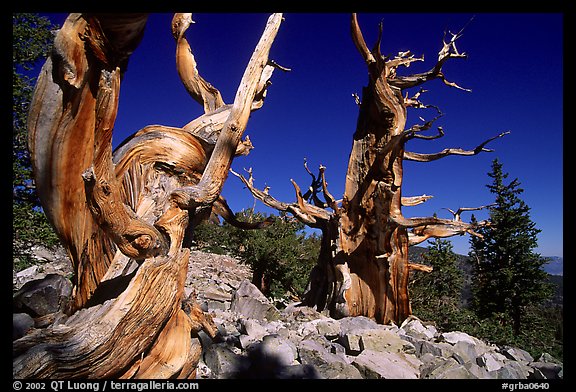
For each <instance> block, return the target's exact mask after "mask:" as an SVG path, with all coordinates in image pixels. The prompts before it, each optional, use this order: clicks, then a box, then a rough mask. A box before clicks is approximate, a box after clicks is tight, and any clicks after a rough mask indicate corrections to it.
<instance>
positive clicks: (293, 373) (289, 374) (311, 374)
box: [275, 364, 323, 380]
mask: <svg viewBox="0 0 576 392" xmlns="http://www.w3.org/2000/svg"><path fill="white" fill-rule="evenodd" d="M275 378H277V379H282V380H292V379H297V380H302V379H304V380H308V379H321V378H323V377H322V375H321V374H320V373H319V372H318V370H317V369H316V368H315V367H314V366H312V365H302V364H297V365H291V366H284V367H282V368H280V369H278V371H277V372H276V374H275Z"/></svg>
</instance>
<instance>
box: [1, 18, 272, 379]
mask: <svg viewBox="0 0 576 392" xmlns="http://www.w3.org/2000/svg"><path fill="white" fill-rule="evenodd" d="M147 18H148V16H147V15H146V14H128V13H124V14H110V13H107V14H70V15H69V16H68V18H67V19H66V21H65V22H64V25H63V26H62V28H61V29H60V30H59V32H58V34H57V35H56V37H55V41H54V49H53V51H52V53H51V55H50V57H49V58H48V59H47V61H46V62H45V64H44V66H43V68H42V70H41V73H40V75H39V78H38V81H37V84H36V87H35V91H34V96H33V100H32V103H31V109H30V113H29V118H28V133H29V147H30V153H31V160H32V165H33V171H34V177H35V181H36V185H37V191H38V195H39V197H40V200H41V203H42V207H43V208H44V211H45V212H46V215H47V217H48V219H49V221H50V222H51V224H52V225H53V226H54V228H55V231H56V232H57V234H58V236H59V237H60V239H61V242H62V244H63V245H64V246H65V248H66V249H67V250H68V254H69V256H70V258H71V260H72V264H73V268H74V270H75V276H74V279H73V300H72V303H71V304H70V307H69V309H67V312H68V313H69V314H70V317H69V318H68V319H67V320H66V322H64V323H58V324H55V325H52V326H50V327H48V328H46V329H39V330H36V331H35V332H33V333H30V334H28V335H26V336H24V337H22V338H21V339H18V340H16V341H15V342H14V344H13V376H14V377H15V378H55V379H64V378H72V377H75V378H103V377H111V378H169V377H172V378H194V376H195V372H196V366H197V363H198V360H199V358H200V354H201V351H202V348H201V345H200V341H199V338H198V332H199V331H200V330H204V331H206V333H207V334H208V335H210V336H215V333H216V326H215V325H214V323H213V322H212V320H211V318H210V316H209V315H207V314H205V313H204V312H203V311H202V310H201V309H200V307H199V306H198V304H197V303H196V302H195V301H194V299H193V298H192V297H190V298H184V297H183V296H184V284H185V280H186V275H187V268H188V260H189V250H188V249H183V248H182V240H183V236H184V233H185V230H186V229H187V227H188V226H189V225H190V226H192V227H193V226H194V224H195V222H197V221H201V220H202V219H205V218H207V217H208V216H209V215H210V214H211V213H218V214H220V215H221V216H223V217H224V218H225V219H227V220H229V221H230V222H231V223H233V224H239V225H240V226H242V227H246V228H254V227H260V226H261V224H260V223H255V224H251V225H250V224H242V223H240V222H236V221H235V218H234V215H233V214H232V213H231V211H230V209H229V208H228V206H227V205H226V202H225V201H224V199H223V198H222V197H221V196H220V192H221V189H222V185H223V183H224V181H225V180H226V178H227V175H228V169H229V168H230V165H231V162H232V160H233V158H234V157H235V156H237V155H244V154H247V153H248V152H249V151H250V149H251V147H252V145H251V143H250V140H249V139H247V138H246V139H245V140H242V136H243V133H244V130H245V128H246V123H247V121H248V118H249V116H250V113H251V111H253V110H257V109H259V108H260V107H262V105H263V101H264V97H265V95H266V89H267V87H268V85H269V79H270V77H271V75H272V71H273V70H274V69H275V68H277V67H278V66H277V65H276V64H275V63H274V62H272V61H268V53H269V50H270V47H271V45H272V43H273V41H274V38H275V36H276V34H277V32H278V29H279V27H280V23H281V21H282V15H281V14H273V15H271V16H270V18H269V19H268V22H267V24H266V26H265V28H264V31H263V33H262V36H261V38H260V41H259V42H258V44H257V46H256V48H255V50H254V52H253V54H252V57H251V58H250V61H249V63H248V65H247V66H246V70H245V73H244V75H243V77H242V80H241V82H240V84H239V86H240V87H239V88H238V90H237V93H236V97H235V99H234V102H233V103H232V104H225V103H224V102H223V100H222V97H221V94H220V92H219V91H218V89H216V88H215V87H214V86H212V85H211V84H210V83H208V82H207V81H206V80H204V79H203V78H202V77H201V76H200V75H199V74H198V69H197V66H196V61H195V59H194V56H193V54H192V51H191V49H190V46H189V45H188V42H187V40H186V37H185V32H186V30H187V29H188V27H189V25H190V24H191V23H192V15H191V14H175V16H174V18H173V20H172V34H173V36H174V39H175V41H176V65H177V68H178V73H179V76H180V78H181V80H182V82H183V84H184V86H185V87H186V89H187V91H188V92H189V93H190V95H191V96H192V97H193V98H194V99H195V100H196V101H198V102H199V103H200V104H201V105H203V107H204V112H205V113H204V114H203V115H202V116H200V117H199V118H197V119H195V120H193V121H191V122H190V123H188V124H186V125H184V126H183V127H182V128H175V127H167V126H161V125H154V126H148V127H146V128H144V129H141V130H140V131H138V132H136V133H135V134H134V135H132V136H131V137H129V138H128V139H127V140H125V141H124V142H123V143H122V145H121V146H120V147H118V148H117V149H116V151H114V152H113V151H112V147H111V146H112V145H111V142H112V131H113V128H114V122H115V119H116V114H117V110H118V97H119V91H120V81H121V75H122V74H123V72H124V71H125V70H126V65H127V62H128V59H129V57H130V55H131V53H132V52H133V51H134V50H135V49H136V48H137V46H138V44H139V42H140V40H141V39H142V36H143V32H144V27H145V25H146V22H147ZM166 28H167V30H168V29H169V28H170V26H166Z"/></svg>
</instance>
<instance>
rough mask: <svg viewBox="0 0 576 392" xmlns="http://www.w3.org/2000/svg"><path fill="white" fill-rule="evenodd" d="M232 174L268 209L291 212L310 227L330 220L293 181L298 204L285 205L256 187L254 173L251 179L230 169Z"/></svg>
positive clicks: (326, 213)
mask: <svg viewBox="0 0 576 392" xmlns="http://www.w3.org/2000/svg"><path fill="white" fill-rule="evenodd" d="M230 173H232V174H233V175H235V176H236V177H238V178H240V180H242V182H243V183H244V185H246V187H247V188H248V190H249V191H250V192H251V193H252V195H253V196H254V197H255V198H256V199H258V200H260V201H261V202H262V203H264V204H265V205H267V206H268V207H271V208H274V209H275V210H278V211H285V212H290V213H291V214H292V215H294V216H295V217H296V219H298V220H299V221H301V222H302V223H304V224H306V225H308V226H310V227H319V226H320V222H318V220H320V221H327V220H328V219H330V213H329V212H328V211H326V210H324V209H322V208H319V207H316V206H314V205H312V204H309V203H307V202H306V201H305V200H304V199H303V198H302V194H301V192H300V188H299V187H298V185H297V184H296V182H295V181H293V180H291V181H292V185H293V186H294V188H295V190H296V197H297V200H298V201H297V202H296V203H290V204H288V203H284V202H281V201H278V200H276V199H275V198H274V197H272V196H270V195H269V194H268V192H265V191H261V190H259V189H257V188H256V187H254V185H253V182H252V179H251V177H252V173H250V179H246V177H244V176H243V175H241V174H239V173H236V172H235V171H234V170H232V169H230Z"/></svg>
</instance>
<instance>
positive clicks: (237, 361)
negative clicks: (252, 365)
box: [204, 343, 248, 378]
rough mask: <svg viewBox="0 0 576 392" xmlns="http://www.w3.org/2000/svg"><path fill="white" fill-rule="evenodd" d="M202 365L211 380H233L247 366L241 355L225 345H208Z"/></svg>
mask: <svg viewBox="0 0 576 392" xmlns="http://www.w3.org/2000/svg"><path fill="white" fill-rule="evenodd" d="M204 363H205V364H206V366H207V367H208V368H209V369H210V371H211V374H212V377H213V378H233V377H234V376H235V374H237V373H239V372H242V371H244V370H245V369H246V367H247V365H248V363H247V362H246V361H245V360H244V358H243V357H242V356H241V355H238V354H236V353H234V352H233V351H232V350H231V349H230V348H229V347H228V346H227V345H226V344H225V343H217V344H212V345H210V346H209V347H208V348H207V349H206V350H205V353H204Z"/></svg>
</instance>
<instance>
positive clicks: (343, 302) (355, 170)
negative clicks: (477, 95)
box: [232, 14, 508, 324]
mask: <svg viewBox="0 0 576 392" xmlns="http://www.w3.org/2000/svg"><path fill="white" fill-rule="evenodd" d="M351 33H352V40H353V42H354V44H355V46H356V48H357V50H358V52H359V53H360V55H361V56H362V58H363V59H364V61H365V62H366V66H367V68H368V74H369V79H368V85H367V86H366V87H364V89H363V90H362V97H361V99H360V97H358V96H357V95H354V94H353V95H354V96H355V98H356V103H357V104H359V110H360V112H359V115H358V121H357V125H356V131H355V132H354V137H353V143H352V151H351V153H350V158H349V162H348V171H347V173H346V182H345V190H344V196H343V198H342V200H341V201H340V202H337V201H336V200H335V199H334V197H333V196H332V195H331V194H330V192H329V191H328V186H327V184H326V180H325V177H324V171H325V169H326V168H325V167H324V166H322V165H321V166H320V170H319V174H318V176H315V175H313V174H312V173H311V172H310V170H309V169H308V167H307V165H306V163H305V169H306V171H308V173H309V174H310V175H311V176H312V184H311V186H310V188H309V191H308V192H306V194H305V195H302V194H301V192H300V188H299V187H298V185H297V184H296V183H295V182H292V183H293V185H294V188H295V190H296V202H294V203H284V202H281V201H278V200H276V199H275V198H274V197H272V196H271V195H270V194H269V193H268V190H264V191H262V190H259V189H257V188H256V187H255V186H254V184H253V180H252V171H251V170H250V171H249V175H250V176H249V178H248V179H246V178H245V177H244V176H242V175H240V174H238V173H234V172H232V173H233V174H235V175H236V176H238V177H239V178H240V179H241V180H242V181H243V182H244V184H245V185H246V186H247V188H248V189H249V190H250V192H252V194H253V195H254V197H256V198H257V199H259V200H261V201H262V202H263V203H264V204H266V205H268V206H270V207H272V208H275V209H278V210H280V211H288V212H290V213H292V214H293V215H294V216H295V217H296V218H297V219H299V220H300V221H301V222H303V223H305V224H306V225H308V226H311V227H316V228H320V229H321V230H322V243H321V244H322V246H321V250H320V257H319V260H318V263H317V265H316V266H315V267H314V269H313V270H312V272H311V274H310V280H309V284H308V287H307V290H306V293H305V295H304V300H303V303H304V304H306V305H309V306H313V307H316V308H317V309H319V310H323V309H329V310H330V313H331V315H332V316H334V317H343V316H357V315H364V316H368V317H371V318H373V319H375V320H376V321H378V322H380V323H384V324H386V323H388V322H390V321H393V322H395V323H398V324H399V323H401V322H402V321H403V320H404V319H406V318H407V317H408V316H409V315H410V313H411V310H410V301H409V296H408V277H409V274H410V271H424V272H429V271H430V270H431V268H430V267H427V266H424V265H421V264H416V263H410V262H409V260H408V246H410V245H414V244H417V243H420V242H422V241H424V240H426V239H428V238H431V237H437V238H442V237H450V236H454V235H462V234H472V235H478V234H476V233H475V232H474V228H475V227H476V226H472V225H471V224H469V223H465V222H463V221H461V219H460V213H461V212H463V211H468V210H475V209H480V208H484V207H486V206H483V207H478V208H460V209H459V210H458V211H457V212H453V215H454V219H453V220H449V219H438V218H435V217H425V218H406V217H404V216H403V215H402V207H403V206H414V205H418V204H420V203H423V202H425V201H426V200H428V199H429V198H431V197H432V196H428V195H422V196H412V197H403V196H402V179H403V170H402V165H403V160H404V159H409V160H418V161H421V162H429V161H432V160H435V159H441V158H444V157H446V156H449V155H463V156H472V155H476V154H479V153H481V152H490V151H492V150H490V149H487V148H485V146H486V144H487V143H489V142H491V141H493V140H495V139H496V138H499V137H502V136H504V135H506V134H507V133H508V132H503V133H501V134H499V135H497V136H495V137H493V138H490V139H488V140H486V141H484V142H483V143H481V144H480V145H478V146H477V147H476V148H475V149H474V150H470V151H468V150H462V149H445V150H443V151H441V152H440V153H437V154H417V153H413V152H408V151H406V150H405V145H406V143H407V142H408V141H410V140H412V139H414V138H418V139H423V140H433V139H437V138H439V137H442V136H443V135H444V131H443V129H442V128H441V127H439V128H438V134H437V135H433V136H425V135H421V134H420V133H421V132H423V131H426V130H429V129H430V128H431V127H432V125H433V123H434V121H436V120H437V119H438V118H439V117H440V116H442V113H441V112H440V110H439V109H438V108H437V107H436V106H433V105H424V104H423V103H422V102H421V101H419V98H420V95H421V93H422V92H423V90H420V91H419V92H418V93H416V94H415V95H414V96H413V97H412V98H409V97H408V94H406V95H405V96H403V94H402V90H403V89H406V88H411V87H416V86H419V85H421V84H423V83H425V82H427V81H429V80H432V79H440V80H442V81H443V82H444V83H445V84H446V85H448V86H450V87H455V88H458V89H461V90H465V91H469V90H467V89H463V88H461V87H460V86H458V85H457V84H456V83H454V82H449V81H447V80H446V77H445V75H444V74H443V71H442V66H443V65H444V64H445V63H446V61H448V60H449V59H455V58H465V57H466V54H464V53H460V52H459V51H458V50H457V48H456V40H457V39H458V38H459V37H460V36H461V33H462V31H460V32H459V33H458V34H453V35H452V38H451V39H450V40H448V41H446V40H444V45H443V48H442V49H441V50H440V52H439V53H438V60H437V62H436V64H435V65H434V67H432V68H431V69H430V70H429V71H428V72H424V73H421V74H416V75H411V76H399V75H397V73H396V70H397V68H398V67H400V66H404V67H407V66H408V65H410V64H411V63H412V62H414V61H423V58H418V57H414V55H412V54H411V53H410V52H402V53H399V54H398V55H397V56H396V57H394V58H390V59H386V58H384V56H382V53H381V51H380V42H381V40H382V25H380V30H379V35H378V39H377V42H376V45H375V46H374V48H373V49H372V50H370V49H368V46H367V44H366V42H365V40H364V37H363V34H362V31H361V29H360V26H359V24H358V20H357V17H356V15H355V14H353V15H352V18H351ZM408 107H411V108H415V109H417V108H424V109H425V108H433V109H435V110H436V111H437V112H438V116H437V117H436V118H434V119H432V120H429V121H425V122H424V123H423V124H418V125H415V126H412V127H411V128H409V129H405V126H406V116H407V108H408ZM422 121H424V120H422ZM322 198H323V199H324V200H322ZM327 208H330V209H331V210H332V211H329V210H327ZM483 224H486V222H478V223H477V225H483Z"/></svg>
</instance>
